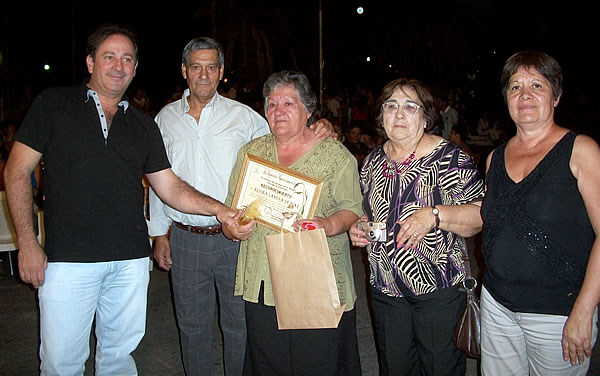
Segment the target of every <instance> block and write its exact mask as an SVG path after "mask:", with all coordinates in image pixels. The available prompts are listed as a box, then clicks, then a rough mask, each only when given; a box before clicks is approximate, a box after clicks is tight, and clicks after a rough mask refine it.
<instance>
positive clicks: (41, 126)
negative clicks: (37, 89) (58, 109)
mask: <svg viewBox="0 0 600 376" xmlns="http://www.w3.org/2000/svg"><path fill="white" fill-rule="evenodd" d="M45 95H46V92H43V93H42V94H40V95H39V96H37V97H36V98H35V99H34V101H33V103H32V104H31V106H30V107H29V110H28V111H27V114H26V115H25V118H24V119H23V122H22V123H21V125H20V126H19V129H18V130H17V134H16V136H15V141H18V142H20V143H22V144H25V145H27V146H29V147H30V148H32V149H34V150H36V151H38V152H40V153H44V152H45V150H46V146H47V145H48V143H49V141H50V134H51V131H52V127H51V126H50V121H49V118H48V116H47V114H48V113H49V111H51V109H50V108H49V104H48V102H47V101H46V98H45Z"/></svg>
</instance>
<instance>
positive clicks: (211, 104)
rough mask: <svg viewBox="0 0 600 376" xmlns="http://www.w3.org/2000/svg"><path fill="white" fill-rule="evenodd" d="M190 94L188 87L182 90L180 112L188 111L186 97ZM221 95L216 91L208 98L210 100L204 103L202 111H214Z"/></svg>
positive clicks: (188, 106) (188, 105)
mask: <svg viewBox="0 0 600 376" xmlns="http://www.w3.org/2000/svg"><path fill="white" fill-rule="evenodd" d="M189 96H190V89H189V88H187V89H185V91H184V92H183V96H182V97H181V110H182V112H183V113H184V114H185V113H188V112H189V111H190V103H189V102H188V97H189ZM222 100H223V99H222V97H221V95H219V93H218V92H216V93H215V95H213V97H212V99H211V100H210V102H208V103H207V104H206V106H204V109H203V110H202V111H207V110H208V111H215V110H216V108H218V104H219V102H220V101H222Z"/></svg>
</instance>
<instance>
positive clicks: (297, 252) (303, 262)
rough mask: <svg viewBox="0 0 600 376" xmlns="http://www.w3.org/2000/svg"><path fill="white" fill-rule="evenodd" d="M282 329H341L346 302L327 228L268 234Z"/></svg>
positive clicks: (267, 241) (278, 317)
mask: <svg viewBox="0 0 600 376" xmlns="http://www.w3.org/2000/svg"><path fill="white" fill-rule="evenodd" d="M265 241H266V244H267V257H268V259H269V268H270V270H271V281H272V282H273V295H274V297H275V312H276V313H277V325H278V327H279V329H318V328H337V326H338V324H339V322H340V319H341V318H342V314H343V313H344V308H345V307H346V304H343V305H340V297H339V294H338V289H337V286H336V283H335V276H334V274H333V265H332V263H331V256H330V255H329V246H328V245H327V240H326V238H325V231H324V230H323V229H317V230H311V231H298V232H289V233H280V234H275V235H268V236H265Z"/></svg>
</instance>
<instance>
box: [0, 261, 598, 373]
mask: <svg viewBox="0 0 600 376" xmlns="http://www.w3.org/2000/svg"><path fill="white" fill-rule="evenodd" d="M0 255H1V254H0ZM352 260H353V265H354V273H355V279H356V287H357V290H358V296H359V297H358V302H357V305H356V306H357V308H356V309H357V328H358V339H359V346H360V348H359V350H360V356H361V363H362V371H363V375H365V376H376V375H377V374H378V366H377V357H376V353H375V345H374V341H373V331H372V326H371V316H370V313H369V310H368V303H367V296H366V284H367V279H366V278H367V277H366V276H367V269H366V264H365V259H364V256H363V253H362V252H361V251H359V250H353V251H352ZM477 260H478V257H473V259H472V264H473V273H474V274H475V275H477V274H478V271H479V268H478V267H477V265H478V263H477ZM1 270H2V266H1V265H0V375H4V376H27V375H36V374H37V373H38V372H37V370H38V367H39V360H38V355H37V351H38V310H37V302H36V293H35V290H33V289H32V288H30V287H29V286H27V285H24V284H22V283H21V282H19V281H18V279H16V278H15V277H11V276H7V275H6V274H2V272H1ZM218 330H219V329H218V327H217V326H215V331H214V332H215V337H216V338H217V339H216V340H215V341H214V346H213V347H214V353H215V354H216V355H217V356H216V357H215V374H216V375H223V367H222V356H221V351H222V345H221V341H220V335H219V332H218ZM178 340H179V339H178V334H177V328H176V324H175V317H174V313H173V305H172V301H171V292H170V282H169V277H168V274H167V273H165V272H162V271H160V270H157V269H154V270H153V271H152V272H151V279H150V287H149V300H148V316H147V330H146V336H145V337H144V339H143V341H142V342H141V344H140V346H139V347H138V349H137V350H136V352H135V353H134V357H135V359H136V362H137V365H138V370H139V374H140V375H142V376H146V375H149V376H153V375H156V376H158V375H161V376H167V375H183V369H182V366H181V360H180V355H179V342H178ZM92 348H93V344H92ZM596 348H598V346H597V347H596ZM92 354H93V351H92ZM90 358H92V357H90ZM593 359H597V361H596V363H600V354H598V356H596V357H593ZM593 363H594V362H593ZM477 369H478V367H477V362H476V361H475V360H473V359H469V360H468V361H467V376H475V375H477V374H478V372H477ZM85 375H86V376H87V375H93V361H92V360H91V359H90V360H89V361H88V363H87V365H86V372H85ZM589 375H600V367H598V366H597V365H595V364H592V368H591V369H590V372H589Z"/></svg>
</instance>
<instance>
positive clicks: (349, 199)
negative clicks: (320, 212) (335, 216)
mask: <svg viewBox="0 0 600 376" xmlns="http://www.w3.org/2000/svg"><path fill="white" fill-rule="evenodd" d="M340 167H341V169H340V176H339V178H338V179H337V183H336V184H335V187H334V197H335V199H336V201H337V210H338V211H339V210H349V211H351V212H353V213H354V214H356V215H358V216H359V217H360V216H361V215H362V214H363V210H362V194H361V189H360V185H359V177H358V165H357V162H356V159H355V158H353V157H352V156H350V155H348V158H346V160H345V161H344V163H343V165H342V166H340Z"/></svg>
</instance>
